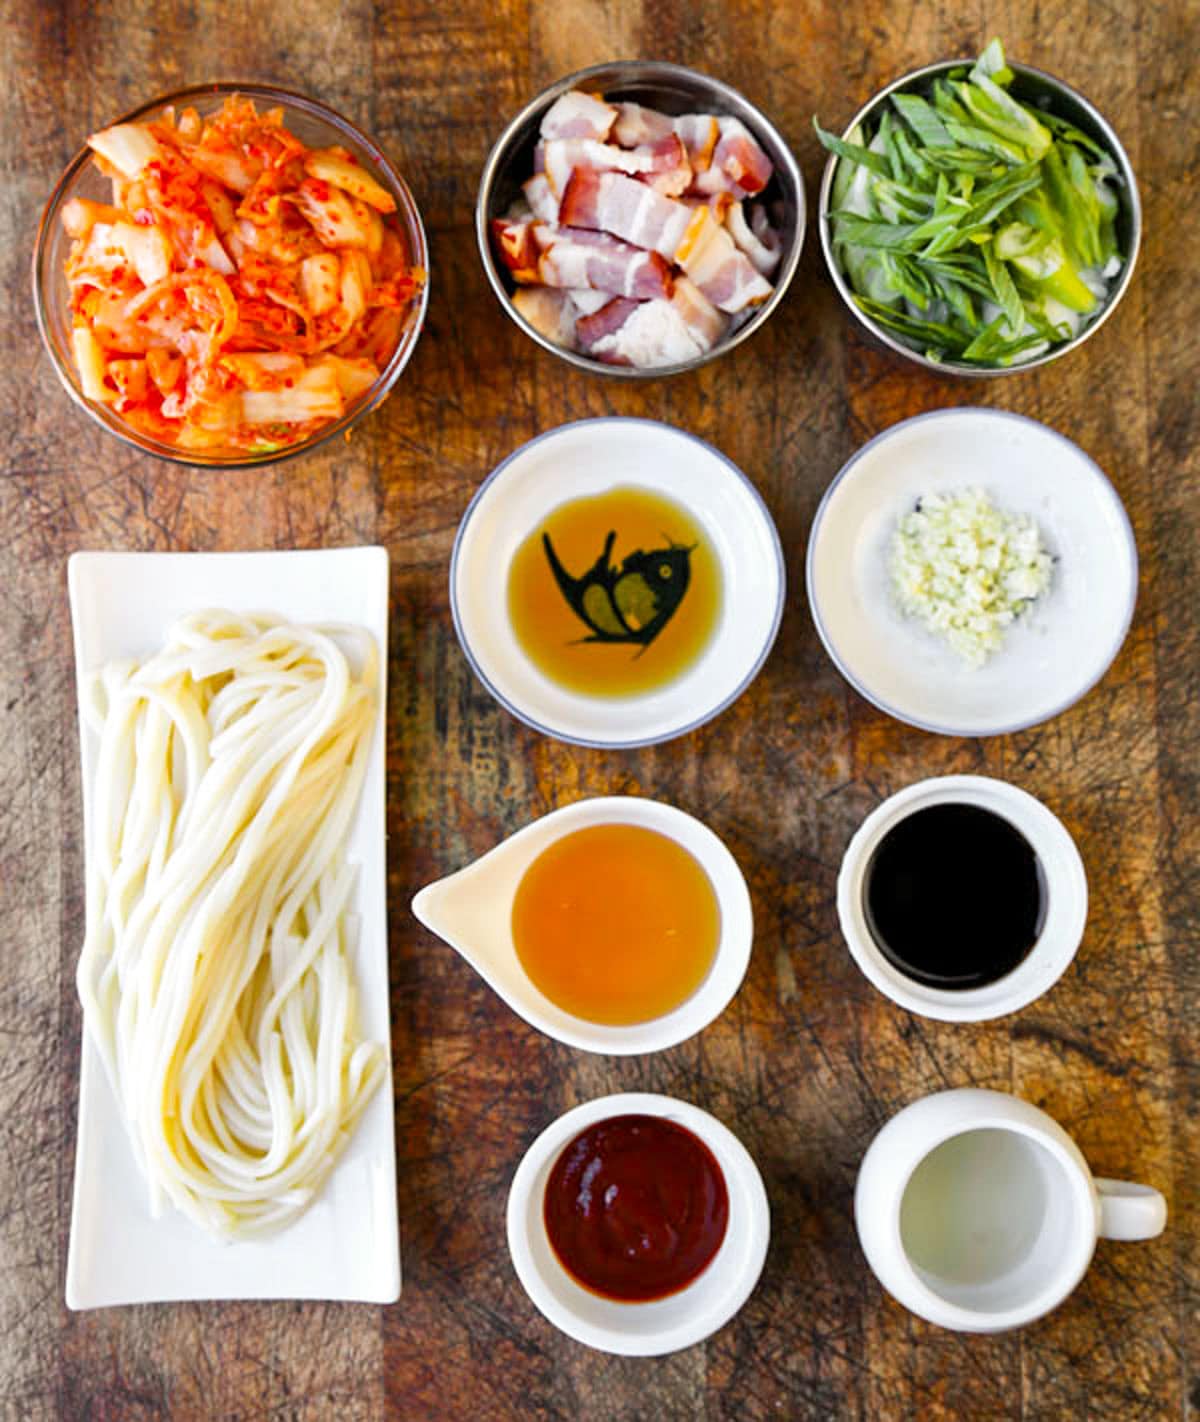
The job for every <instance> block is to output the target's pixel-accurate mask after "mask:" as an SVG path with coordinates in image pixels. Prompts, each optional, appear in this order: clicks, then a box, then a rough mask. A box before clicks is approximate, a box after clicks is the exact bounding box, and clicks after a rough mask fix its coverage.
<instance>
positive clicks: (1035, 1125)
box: [854, 1088, 1167, 1333]
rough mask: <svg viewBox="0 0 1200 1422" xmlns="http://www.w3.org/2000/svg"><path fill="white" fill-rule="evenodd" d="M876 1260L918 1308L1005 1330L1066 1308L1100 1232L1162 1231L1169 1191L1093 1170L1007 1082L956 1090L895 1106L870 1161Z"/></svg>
mask: <svg viewBox="0 0 1200 1422" xmlns="http://www.w3.org/2000/svg"><path fill="white" fill-rule="evenodd" d="M854 1215H855V1223H856V1224H857V1226H858V1237H859V1240H860V1242H861V1243H862V1247H863V1252H864V1253H865V1254H866V1256H867V1262H868V1263H869V1264H870V1266H871V1268H872V1269H873V1270H874V1271H875V1274H876V1277H877V1278H878V1279H879V1282H880V1283H881V1284H882V1285H883V1286H884V1288H885V1289H887V1291H888V1292H889V1293H890V1294H891V1295H892V1296H893V1298H895V1299H896V1300H897V1301H898V1302H899V1303H902V1304H903V1305H904V1306H905V1308H908V1309H911V1310H912V1312H913V1313H916V1314H920V1316H921V1317H922V1318H926V1319H928V1320H929V1321H930V1322H931V1323H936V1324H938V1325H939V1326H940V1327H942V1328H953V1329H957V1330H959V1331H961V1332H966V1333H1000V1332H1003V1331H1004V1330H1005V1329H1009V1328H1020V1327H1021V1326H1022V1325H1023V1324H1026V1323H1030V1322H1032V1321H1033V1320H1034V1319H1035V1318H1040V1317H1041V1316H1042V1315H1043V1314H1045V1313H1049V1312H1050V1310H1051V1309H1053V1308H1057V1306H1058V1305H1059V1304H1060V1303H1062V1301H1063V1300H1064V1299H1065V1298H1066V1297H1067V1295H1068V1294H1069V1293H1070V1292H1071V1291H1072V1289H1074V1288H1075V1286H1076V1285H1077V1284H1078V1283H1079V1281H1080V1279H1082V1278H1083V1276H1084V1274H1085V1273H1086V1272H1087V1267H1088V1264H1089V1263H1090V1262H1091V1258H1092V1253H1093V1251H1094V1250H1095V1247H1096V1240H1097V1239H1098V1238H1103V1239H1153V1238H1154V1237H1155V1235H1158V1234H1161V1233H1162V1230H1163V1227H1164V1226H1165V1225H1166V1222H1167V1205H1166V1201H1165V1200H1164V1199H1163V1197H1162V1196H1161V1195H1160V1194H1159V1192H1158V1191H1157V1190H1154V1189H1151V1188H1150V1187H1149V1186H1146V1185H1131V1184H1128V1183H1126V1182H1125V1181H1122V1180H1103V1179H1097V1178H1094V1177H1093V1176H1092V1173H1091V1171H1090V1170H1089V1169H1088V1164H1087V1161H1086V1160H1084V1158H1083V1156H1082V1154H1081V1153H1080V1151H1079V1147H1078V1146H1076V1144H1075V1142H1074V1141H1073V1140H1072V1139H1071V1137H1070V1136H1069V1135H1067V1133H1066V1131H1064V1130H1063V1128H1062V1127H1061V1126H1060V1125H1059V1124H1058V1123H1057V1122H1056V1121H1054V1120H1053V1119H1052V1118H1051V1117H1049V1116H1047V1115H1046V1113H1045V1112H1044V1111H1039V1110H1038V1109H1037V1107H1036V1106H1031V1105H1030V1104H1029V1102H1027V1101H1022V1100H1020V1099H1019V1098H1018V1097H1016V1096H1009V1095H1008V1094H1007V1093H1005V1092H1002V1091H982V1090H976V1089H973V1088H968V1089H963V1090H957V1091H942V1092H938V1093H937V1094H936V1095H934V1096H926V1097H925V1098H924V1099H923V1100H921V1101H916V1102H914V1103H913V1104H912V1105H911V1106H908V1107H906V1108H905V1109H904V1110H903V1111H901V1112H900V1113H899V1114H898V1115H896V1116H894V1117H893V1118H892V1120H890V1121H889V1122H888V1124H887V1125H886V1126H884V1128H883V1129H882V1130H881V1131H880V1132H879V1134H878V1135H877V1136H876V1137H875V1139H874V1141H873V1142H872V1143H871V1146H870V1148H869V1149H868V1151H867V1153H866V1155H865V1157H864V1158H863V1163H862V1166H861V1167H860V1169H859V1173H858V1185H857V1188H856V1190H855V1195H854Z"/></svg>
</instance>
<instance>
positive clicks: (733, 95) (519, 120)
mask: <svg viewBox="0 0 1200 1422" xmlns="http://www.w3.org/2000/svg"><path fill="white" fill-rule="evenodd" d="M616 73H619V74H620V76H621V77H620V78H619V79H614V80H613V81H612V83H613V84H615V85H618V86H620V85H625V84H629V83H631V82H636V81H637V80H639V79H643V80H645V81H647V82H650V81H653V80H654V79H655V78H660V79H674V80H676V81H678V82H679V83H680V84H682V85H684V86H686V87H688V88H696V89H703V88H704V87H706V86H707V87H708V88H709V89H711V90H712V91H713V92H714V93H715V94H716V95H718V96H719V97H720V98H721V99H722V100H725V99H732V100H733V101H734V103H735V104H742V105H744V106H745V108H746V110H747V111H748V112H749V113H750V114H751V115H753V118H754V122H755V124H756V125H760V126H761V128H762V130H763V131H764V132H765V133H766V134H768V135H769V136H770V138H771V140H772V142H773V144H774V145H775V146H776V147H777V148H778V150H779V152H780V154H782V155H783V158H784V160H785V166H786V170H787V176H788V180H789V182H790V183H791V185H792V187H793V188H794V190H795V194H796V231H795V235H794V237H793V239H792V243H791V247H790V250H789V253H788V255H787V257H786V258H785V259H784V261H783V265H782V266H781V267H780V271H779V279H778V281H776V282H775V283H774V286H775V289H774V291H773V292H772V293H771V295H770V296H769V297H767V299H766V301H764V302H763V304H762V306H760V307H759V309H758V310H757V311H756V312H755V313H754V315H753V316H751V317H750V319H749V320H748V321H746V322H745V323H744V324H743V325H742V326H740V327H739V328H738V329H737V330H736V331H735V332H734V333H733V335H731V336H728V337H726V339H724V340H722V341H720V342H719V343H718V344H717V345H715V346H714V347H713V348H712V350H710V351H705V352H704V353H703V354H702V355H699V356H696V357H695V358H694V359H692V360H688V361H678V362H676V363H675V364H674V365H659V366H649V367H646V368H644V369H643V368H638V367H634V366H617V365H606V364H605V363H604V362H603V361H598V360H591V359H589V358H588V357H587V356H585V355H581V354H580V353H579V352H578V351H572V350H568V349H567V348H566V347H565V346H559V345H555V343H554V342H553V341H552V340H550V339H549V337H547V336H543V335H542V334H541V332H539V331H537V330H535V329H534V328H533V326H531V325H530V324H529V322H528V321H526V320H525V318H524V317H523V316H522V315H521V313H520V312H519V311H518V310H517V309H516V307H515V306H514V305H513V301H512V296H511V295H510V294H509V292H508V289H507V288H506V286H505V285H504V281H503V279H502V277H501V276H500V273H499V271H498V269H497V267H496V262H495V258H494V257H493V255H492V250H491V242H490V238H489V235H488V222H489V220H490V219H489V217H488V207H489V204H490V200H491V196H492V191H493V189H494V187H495V185H496V179H497V176H498V175H499V173H500V172H501V171H502V169H503V168H504V166H505V163H506V161H507V159H508V157H509V150H510V149H511V148H512V146H513V144H514V140H515V139H516V137H517V136H518V134H519V133H520V131H521V129H522V128H523V127H524V126H525V125H526V124H527V123H528V122H529V120H530V119H532V118H535V117H536V116H537V115H538V114H539V113H541V112H542V111H543V110H544V109H548V108H549V107H550V105H551V104H552V103H553V102H554V101H555V99H557V98H559V97H561V95H563V94H565V93H566V92H567V91H568V90H569V89H574V88H577V87H579V86H580V85H581V84H583V83H586V82H588V81H594V80H595V79H596V78H597V77H599V76H601V75H613V74H616ZM781 184H782V178H781ZM807 225H808V202H807V195H806V193H805V190H804V175H803V173H802V172H801V170H800V165H799V164H798V163H797V162H796V158H795V155H794V154H793V153H792V150H791V147H790V146H789V145H788V143H787V142H786V141H785V140H784V137H783V135H782V134H781V133H780V132H779V130H778V129H777V128H776V127H775V125H774V124H773V123H772V122H771V121H770V119H768V118H767V117H766V115H765V114H764V113H763V112H762V110H761V109H760V108H759V107H758V105H757V104H755V103H753V102H752V101H751V100H750V99H748V98H746V96H745V95H744V94H743V93H741V91H740V90H738V89H735V88H734V87H733V86H732V85H731V84H727V83H726V82H725V81H724V80H723V79H714V78H713V77H712V76H711V75H708V74H702V73H701V72H700V71H699V70H696V69H689V68H688V67H687V66H686V65H682V64H672V63H670V62H668V61H667V60H661V61H660V60H653V59H614V60H609V61H607V62H606V63H603V64H592V65H589V66H588V68H586V69H578V70H576V71H575V72H574V73H573V74H568V75H566V77H565V78H562V79H558V80H556V81H555V82H554V83H553V84H550V85H548V86H547V87H546V88H545V89H542V90H541V91H540V92H539V93H537V94H535V95H534V97H533V98H532V99H530V100H529V101H528V103H526V104H525V105H524V107H523V108H522V109H521V110H520V111H519V112H518V113H517V114H516V116H515V117H514V118H513V119H512V120H511V121H510V122H509V123H508V124H506V125H505V127H504V129H503V131H502V132H501V134H500V136H499V138H497V139H496V141H495V143H493V144H492V147H491V150H490V151H489V153H488V156H487V160H486V161H485V163H484V165H483V171H482V173H481V175H480V179H479V188H478V190H477V193H476V198H475V241H476V244H477V245H478V248H479V255H480V260H481V261H482V263H483V269H484V272H485V274H486V276H487V279H488V284H489V285H490V286H491V288H492V290H493V291H494V292H495V294H496V297H497V299H498V300H499V302H500V305H501V306H502V307H503V309H504V311H505V312H506V314H507V315H508V317H509V318H510V320H512V321H513V322H515V324H516V325H517V326H519V327H520V329H521V330H522V331H524V333H525V334H526V335H527V336H528V337H529V338H530V339H531V340H533V341H535V342H536V343H537V344H538V345H539V346H541V347H542V349H543V350H546V351H549V352H550V353H551V355H555V356H558V357H559V358H560V359H561V360H564V361H566V362H567V363H568V364H569V365H573V366H574V367H575V368H576V369H577V370H585V371H588V372H589V373H590V374H593V375H606V376H609V377H611V378H613V379H615V380H631V381H632V380H658V379H662V378H665V377H668V376H672V375H682V374H684V373H686V372H687V371H691V370H698V369H699V368H700V367H701V366H703V365H707V364H708V362H709V361H712V360H715V359H716V358H717V357H718V356H722V355H724V354H725V353H726V352H727V351H731V350H733V349H734V347H735V346H738V345H740V344H741V343H742V341H744V340H746V338H747V337H749V336H751V335H753V334H754V332H755V331H757V330H758V329H759V327H760V326H762V325H764V324H765V323H766V321H767V319H768V318H769V317H770V316H771V314H772V313H773V312H774V311H775V308H776V307H777V306H778V305H779V303H780V302H781V301H782V299H783V296H784V294H785V292H786V291H787V289H788V287H789V286H790V285H791V282H792V279H793V277H794V276H795V274H796V271H797V268H798V267H799V265H800V256H801V252H802V251H803V248H804V238H805V234H806V231H807Z"/></svg>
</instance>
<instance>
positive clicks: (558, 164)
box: [545, 133, 692, 196]
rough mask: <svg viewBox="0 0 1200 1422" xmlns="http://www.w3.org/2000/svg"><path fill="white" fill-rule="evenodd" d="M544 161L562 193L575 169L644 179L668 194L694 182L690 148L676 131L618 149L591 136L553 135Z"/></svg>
mask: <svg viewBox="0 0 1200 1422" xmlns="http://www.w3.org/2000/svg"><path fill="white" fill-rule="evenodd" d="M545 163H546V177H547V178H549V180H550V185H551V187H552V188H553V189H554V191H555V192H556V193H558V194H560V195H561V194H562V193H563V192H564V191H565V189H566V186H567V184H568V182H569V181H570V179H571V174H572V173H573V172H574V171H575V169H576V168H593V169H595V170H596V171H597V172H601V173H605V172H612V173H626V174H628V175H630V176H636V177H640V178H645V180H646V181H647V182H648V183H649V184H650V186H651V187H653V188H654V189H655V190H656V191H660V192H664V193H666V194H667V195H668V196H675V195H677V194H679V193H681V192H683V191H684V190H685V188H686V187H687V185H688V184H689V183H690V182H691V181H692V167H691V164H690V163H689V162H688V159H687V151H686V149H685V148H684V146H683V142H682V140H681V139H680V138H679V137H678V136H677V135H676V134H673V133H671V134H668V135H667V137H666V138H663V139H659V140H658V141H657V142H654V143H647V144H643V145H642V146H641V147H640V148H617V147H615V146H614V145H613V144H611V143H595V142H593V141H592V140H591V139H588V138H554V139H550V140H548V141H547V143H546V152H545Z"/></svg>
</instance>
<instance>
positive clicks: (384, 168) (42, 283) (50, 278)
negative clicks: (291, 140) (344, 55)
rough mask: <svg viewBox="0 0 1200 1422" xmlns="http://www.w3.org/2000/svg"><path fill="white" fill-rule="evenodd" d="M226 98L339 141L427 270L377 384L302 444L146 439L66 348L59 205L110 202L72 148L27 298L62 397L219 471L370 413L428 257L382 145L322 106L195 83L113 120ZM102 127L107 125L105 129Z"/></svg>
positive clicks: (175, 458) (294, 449) (321, 438)
mask: <svg viewBox="0 0 1200 1422" xmlns="http://www.w3.org/2000/svg"><path fill="white" fill-rule="evenodd" d="M232 94H237V95H240V96H242V97H243V98H247V99H252V100H254V102H255V104H256V105H257V106H258V107H259V108H260V109H268V108H281V109H283V111H284V122H285V124H286V126H287V127H288V129H289V130H290V131H291V132H292V133H293V134H295V135H296V137H297V138H299V139H300V140H301V141H302V142H303V143H305V144H306V145H307V146H308V147H310V148H326V147H330V146H332V145H334V144H340V145H341V146H342V147H344V148H348V149H349V150H350V152H351V153H352V154H353V155H354V156H355V157H356V158H357V159H358V161H359V162H360V163H361V164H362V166H363V167H364V168H365V169H366V170H367V172H368V173H370V174H371V175H372V176H373V177H374V178H375V180H376V181H377V182H379V183H380V184H381V185H382V186H383V187H384V188H385V189H386V190H387V191H388V192H389V193H390V194H391V195H392V197H393V198H394V199H395V202H396V212H395V214H394V219H395V222H396V230H397V231H398V234H399V235H400V237H401V238H402V239H403V241H404V243H405V246H406V248H407V251H408V260H409V262H410V263H411V265H412V266H414V267H417V268H419V269H421V270H422V271H423V272H424V273H425V280H424V282H423V283H422V285H421V290H420V293H419V294H418V295H417V297H416V298H415V299H414V301H413V302H412V304H411V306H410V307H409V309H408V313H407V318H406V320H405V324H404V328H403V330H402V331H401V334H400V339H399V341H398V342H397V344H396V349H395V350H394V351H393V352H392V355H391V358H390V359H389V360H388V362H387V364H386V365H385V366H384V368H383V369H382V370H381V371H380V373H379V377H378V379H377V380H376V381H375V383H374V384H373V385H372V386H371V387H370V389H368V390H367V391H365V392H364V393H363V394H362V395H360V396H359V397H358V399H357V400H355V401H354V402H353V403H352V404H351V405H350V406H349V408H348V409H347V410H346V412H345V414H343V415H342V416H341V418H340V419H337V420H334V421H331V422H330V423H329V424H328V425H325V426H323V427H322V428H321V429H319V430H317V431H316V433H315V434H313V435H311V436H309V438H308V439H306V440H302V441H300V442H299V443H296V444H291V445H286V446H284V447H282V448H279V449H272V450H264V451H259V452H253V451H247V450H239V449H229V450H220V449H208V450H205V449H188V450H184V449H179V448H177V447H176V446H174V445H171V444H165V443H163V442H162V441H160V440H157V439H154V438H153V437H151V436H149V435H146V434H144V433H143V432H142V431H140V430H137V429H134V428H133V427H132V426H131V425H129V424H127V423H126V422H125V421H124V420H123V419H122V418H121V416H120V415H118V414H117V413H115V412H114V411H112V410H110V409H107V408H106V407H104V406H103V405H99V404H97V403H96V402H94V401H92V400H89V399H87V397H86V396H85V395H84V393H83V388H82V386H81V384H80V380H79V373H78V371H77V370H76V367H75V359H74V355H73V354H72V350H71V328H72V321H71V309H70V302H69V292H68V288H67V282H66V277H65V275H64V268H65V264H66V259H67V254H68V252H69V251H70V248H71V241H72V239H71V238H70V237H69V236H68V234H67V232H66V229H65V228H64V227H63V224H62V218H61V213H62V209H63V206H64V205H65V204H66V203H67V202H68V201H70V199H71V198H74V197H83V198H91V199H93V200H95V201H102V202H107V201H109V200H110V197H111V190H110V187H109V182H108V179H107V178H105V177H104V176H103V174H102V173H101V172H100V171H99V170H98V169H97V167H96V165H95V164H94V163H93V162H92V161H91V157H92V153H91V150H90V149H89V148H88V147H87V146H86V145H85V146H84V147H83V148H81V149H80V150H79V152H78V153H77V154H76V155H75V157H74V158H72V159H71V161H70V163H68V164H67V167H66V170H65V171H64V173H63V175H62V177H61V178H60V179H59V180H58V183H57V185H56V186H55V189H54V191H53V193H51V195H50V199H49V201H48V202H47V203H46V206H45V209H44V210H43V212H42V217H41V221H40V222H39V224H38V230H37V239H36V242H35V246H34V253H33V296H34V306H35V309H36V312H37V322H38V329H39V330H40V331H41V333H42V340H43V342H44V343H45V346H46V350H47V352H48V353H49V356H50V360H51V363H52V365H53V366H54V369H55V372H56V373H57V375H58V378H59V379H60V380H61V381H62V383H63V386H64V388H65V389H66V391H67V394H68V395H70V397H71V398H72V400H74V401H75V403H76V404H77V405H78V406H79V407H80V408H81V409H83V410H86V411H87V413H88V414H89V415H90V416H91V418H92V419H93V420H95V421H96V423H97V424H98V425H100V426H102V427H103V428H104V429H106V430H108V431H109V433H110V434H113V435H116V437H117V438H118V439H120V440H121V441H122V442H123V443H125V444H127V445H130V446H131V447H132V448H134V449H139V450H142V451H143V452H144V453H146V454H153V455H155V456H156V457H157V458H159V459H167V460H170V461H171V462H172V463H175V464H187V465H192V466H201V467H209V468H218V469H235V468H241V467H243V466H245V465H261V464H274V463H278V462H279V461H280V460H284V459H291V458H292V457H294V456H295V455H297V454H303V453H305V452H306V451H308V450H310V449H314V448H315V447H316V446H317V445H319V444H323V443H324V442H325V441H326V440H330V439H333V438H334V437H335V436H337V435H340V434H344V433H345V432H346V431H347V430H348V429H350V427H351V426H352V425H354V424H355V423H356V422H357V421H358V420H360V419H361V418H362V417H363V416H364V415H365V414H366V413H367V412H368V411H369V410H373V409H374V408H375V406H376V405H378V404H379V403H380V402H381V401H382V400H383V399H384V397H385V396H386V395H387V394H388V392H389V391H390V390H391V388H392V386H393V385H394V384H395V383H396V381H397V380H398V379H399V377H400V372H401V371H402V370H403V369H404V367H405V366H406V365H407V364H408V361H409V358H410V357H411V355H412V353H413V348H414V347H415V346H416V343H417V338H418V337H419V335H420V333H421V327H422V325H423V323H424V320H425V310H426V306H427V304H428V301H429V280H428V272H429V253H428V248H427V246H426V242H425V229H424V227H423V226H422V224H421V215H420V213H419V212H418V210H417V205H416V202H415V201H414V200H413V196H412V193H411V192H409V190H408V186H407V184H406V183H405V182H404V179H403V178H401V176H400V175H399V173H397V171H396V170H395V168H394V167H393V166H392V164H391V163H390V162H389V161H388V159H387V158H386V157H385V156H384V154H383V153H382V152H381V151H380V149H379V147H378V146H377V145H376V144H375V143H373V142H372V141H371V139H369V138H368V137H367V136H366V135H365V134H363V133H362V132H361V131H360V130H359V129H357V128H355V126H354V125H353V124H352V123H350V122H349V121H348V120H347V119H344V118H342V116H341V115H340V114H337V113H335V112H334V111H333V110H332V109H330V108H327V107H326V105H324V104H321V103H318V102H317V101H316V100H315V99H309V98H306V97H305V96H304V95H303V94H296V93H293V92H292V91H291V90H288V89H280V88H276V87H275V86H274V85H271V84H233V83H214V84H197V85H193V86H192V87H191V88H187V89H177V90H176V91H175V92H174V93H171V94H166V95H164V96H163V97H161V98H158V99H152V100H151V101H150V102H149V103H146V104H141V105H140V106H139V107H138V108H136V109H133V110H132V111H131V112H129V113H126V114H123V115H121V117H120V118H115V119H113V120H112V123H113V124H117V123H137V122H140V121H144V120H146V119H150V118H154V117H157V116H158V114H160V113H161V112H162V110H163V109H165V108H167V107H168V106H171V105H173V106H174V107H175V108H176V109H181V108H184V107H187V106H191V107H192V108H194V109H196V110H197V111H198V112H199V114H200V116H201V117H202V118H204V117H207V116H208V115H209V114H211V113H214V112H215V111H216V110H218V109H219V108H220V107H221V105H222V104H223V103H224V101H225V99H226V98H228V97H229V96H230V95H232ZM105 126H106V127H107V126H109V125H105Z"/></svg>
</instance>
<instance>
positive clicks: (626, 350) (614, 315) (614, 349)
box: [575, 277, 729, 366]
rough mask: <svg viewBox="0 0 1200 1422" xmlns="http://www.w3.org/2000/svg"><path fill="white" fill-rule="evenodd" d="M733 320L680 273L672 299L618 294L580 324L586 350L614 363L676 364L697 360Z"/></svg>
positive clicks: (577, 326)
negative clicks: (630, 298) (634, 298)
mask: <svg viewBox="0 0 1200 1422" xmlns="http://www.w3.org/2000/svg"><path fill="white" fill-rule="evenodd" d="M728 326H729V319H728V317H726V316H722V315H721V313H720V312H719V311H718V310H717V309H716V307H715V306H713V304H712V303H711V302H710V301H708V300H707V298H706V297H705V296H704V294H703V293H702V292H701V291H699V290H698V289H697V288H696V287H695V286H693V285H692V283H691V282H690V281H688V279H687V277H680V278H679V280H678V281H677V282H676V284H675V291H674V293H673V295H672V296H671V299H670V301H662V300H658V301H625V300H622V299H620V298H618V299H617V300H615V301H610V302H609V303H608V304H607V305H606V306H603V307H601V309H600V310H599V311H597V312H596V313H595V314H594V315H592V316H587V317H584V318H582V319H580V320H579V321H577V322H576V323H575V334H576V337H577V339H578V343H579V348H580V350H583V351H586V352H587V354H588V355H592V356H595V357H596V358H597V359H599V360H604V361H607V362H608V363H609V364H611V365H636V366H656V365H676V364H680V363H682V362H683V361H688V360H694V359H695V358H696V357H697V356H699V355H703V354H704V353H705V352H706V351H710V350H712V348H713V346H715V345H716V343H717V342H718V341H719V340H720V339H721V337H722V336H723V335H724V334H725V332H726V330H727V329H728Z"/></svg>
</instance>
